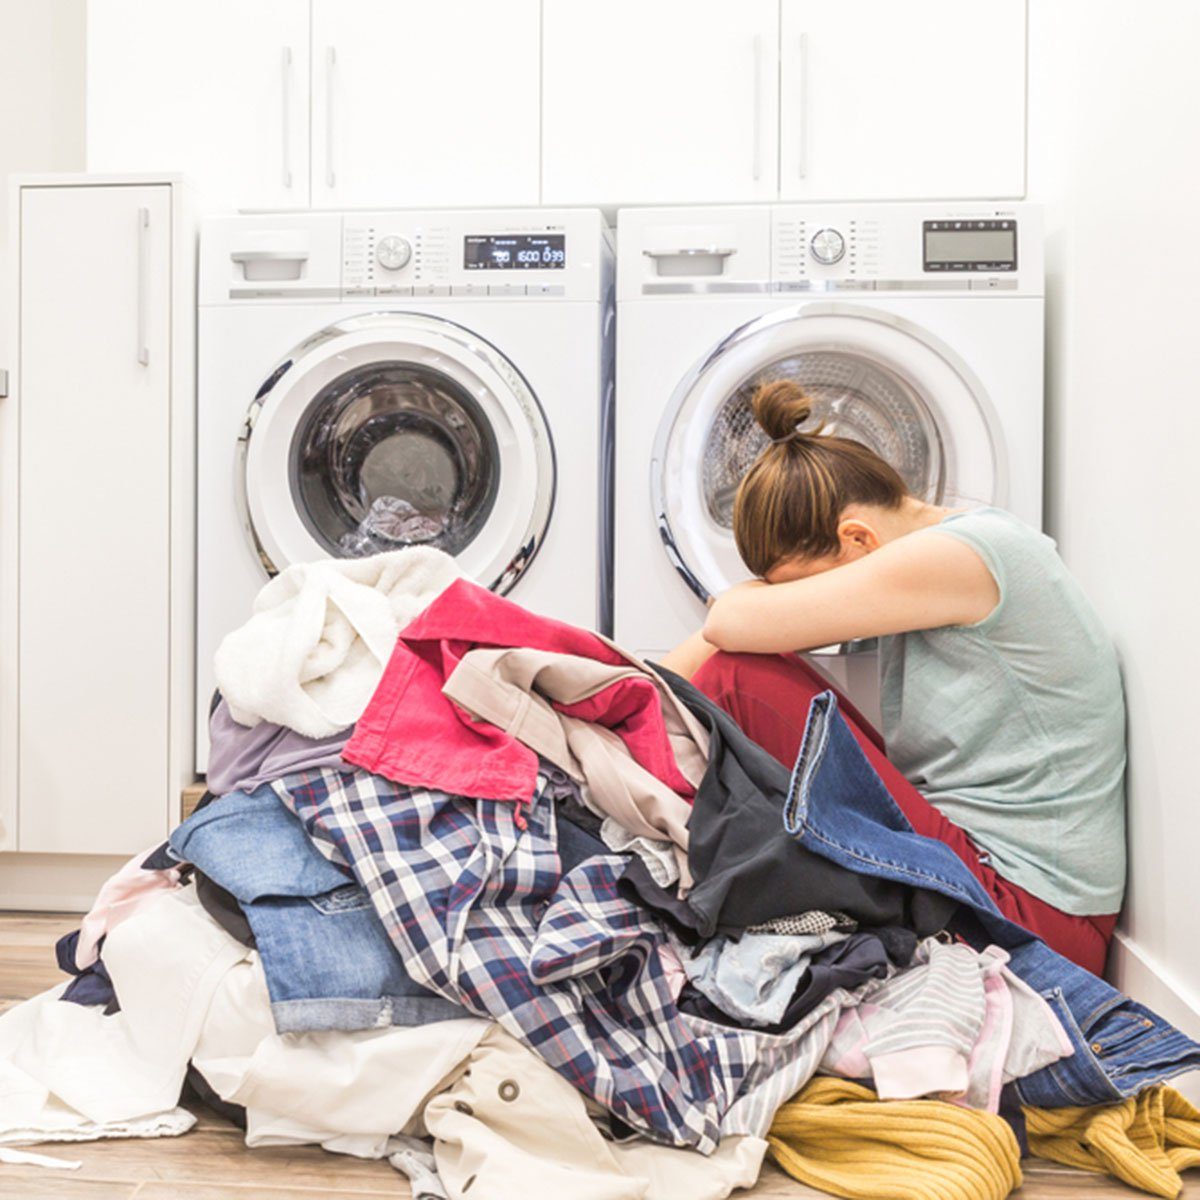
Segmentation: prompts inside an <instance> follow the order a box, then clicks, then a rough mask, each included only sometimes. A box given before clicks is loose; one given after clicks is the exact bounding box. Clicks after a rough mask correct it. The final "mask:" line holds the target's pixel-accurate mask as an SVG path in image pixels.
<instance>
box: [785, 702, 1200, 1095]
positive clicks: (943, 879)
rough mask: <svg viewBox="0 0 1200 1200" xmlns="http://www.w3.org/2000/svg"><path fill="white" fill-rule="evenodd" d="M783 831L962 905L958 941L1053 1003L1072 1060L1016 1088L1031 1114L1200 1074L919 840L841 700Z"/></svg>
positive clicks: (1175, 1034) (811, 752)
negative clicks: (991, 946) (996, 960)
mask: <svg viewBox="0 0 1200 1200" xmlns="http://www.w3.org/2000/svg"><path fill="white" fill-rule="evenodd" d="M783 821H784V827H785V828H786V829H787V831H788V832H789V833H790V834H792V836H793V837H796V838H797V839H799V841H800V842H801V844H803V845H804V846H806V847H807V848H808V849H810V850H812V851H814V852H815V853H817V854H820V855H822V856H823V857H825V858H828V859H830V860H832V861H833V862H836V863H840V864H841V865H842V866H844V867H847V868H849V869H850V870H852V871H857V872H860V873H862V874H867V875H876V876H879V877H882V878H884V879H892V880H896V881H897V882H900V883H908V884H912V885H913V886H915V887H923V888H930V889H932V890H934V891H938V892H941V893H942V894H943V895H946V896H950V897H951V898H953V899H955V900H957V901H959V904H960V907H959V910H958V913H957V915H956V916H955V918H954V924H953V928H954V931H955V932H957V933H959V934H961V935H962V936H963V937H964V938H965V939H966V940H967V941H968V942H970V943H971V944H972V945H974V946H975V947H976V948H977V949H982V948H983V947H984V946H985V945H987V944H988V943H989V942H993V943H995V944H996V945H998V946H1002V947H1003V948H1004V949H1006V950H1008V952H1009V954H1010V956H1011V961H1010V963H1009V966H1010V967H1011V968H1012V970H1014V971H1015V972H1016V973H1017V974H1018V975H1019V976H1020V977H1021V978H1022V979H1023V980H1025V982H1026V983H1028V984H1029V985H1030V986H1031V987H1033V988H1036V989H1037V991H1038V992H1040V993H1041V994H1042V995H1043V996H1044V997H1045V998H1046V1000H1048V1001H1049V1003H1050V1004H1051V1006H1052V1007H1053V1008H1054V1010H1055V1012H1056V1013H1057V1014H1058V1016H1059V1018H1060V1020H1061V1021H1062V1023H1063V1027H1064V1028H1065V1029H1066V1031H1067V1033H1068V1035H1069V1036H1070V1038H1071V1043H1072V1045H1073V1046H1074V1048H1075V1053H1074V1054H1073V1055H1072V1056H1071V1057H1069V1058H1064V1059H1062V1060H1061V1061H1059V1062H1057V1063H1054V1064H1053V1065H1052V1066H1049V1067H1045V1068H1044V1069H1043V1070H1041V1071H1038V1072H1036V1073H1035V1074H1033V1075H1030V1076H1027V1077H1026V1078H1025V1079H1022V1080H1021V1081H1020V1082H1019V1083H1018V1084H1017V1091H1018V1094H1019V1095H1020V1098H1021V1100H1022V1101H1023V1102H1024V1103H1025V1104H1032V1105H1038V1106H1041V1107H1044V1108H1056V1107H1064V1106H1070V1105H1093V1104H1106V1103H1113V1102H1116V1101H1118V1100H1121V1099H1123V1098H1124V1097H1126V1096H1132V1095H1135V1094H1136V1093H1137V1092H1139V1091H1141V1089H1142V1088H1146V1087H1150V1086H1151V1085H1153V1084H1157V1083H1161V1082H1163V1081H1164V1080H1166V1079H1170V1078H1172V1077H1174V1076H1175V1075H1179V1074H1181V1073H1182V1072H1184V1071H1192V1070H1196V1069H1197V1068H1200V1046H1198V1045H1197V1044H1196V1043H1195V1042H1193V1041H1192V1040H1191V1039H1190V1038H1188V1037H1185V1036H1184V1035H1183V1034H1182V1033H1181V1032H1180V1031H1179V1030H1178V1029H1176V1028H1175V1027H1174V1026H1173V1025H1170V1024H1169V1023H1168V1022H1166V1021H1164V1020H1163V1019H1162V1017H1160V1016H1158V1014H1157V1013H1154V1012H1151V1011H1150V1010H1149V1009H1148V1008H1146V1007H1144V1006H1143V1005H1141V1004H1137V1003H1135V1002H1134V1001H1132V1000H1130V999H1128V998H1127V997H1126V996H1124V995H1122V994H1121V993H1120V992H1118V991H1117V990H1116V989H1115V988H1113V987H1111V986H1110V985H1109V984H1107V983H1105V982H1104V981H1103V980H1102V979H1098V978H1097V977H1096V976H1095V975H1093V974H1091V972H1090V971H1085V970H1084V969H1083V968H1082V967H1078V966H1076V965H1075V964H1074V963H1072V962H1070V961H1068V960H1067V959H1065V958H1063V957H1062V956H1061V955H1060V954H1056V953H1055V952H1054V951H1053V950H1051V949H1050V948H1049V947H1048V946H1047V945H1046V944H1045V943H1044V942H1041V941H1039V940H1038V939H1037V938H1036V937H1035V936H1034V935H1033V934H1031V933H1030V932H1029V931H1028V930H1025V929H1022V928H1021V927H1020V926H1019V925H1014V924H1013V923H1012V922H1011V921H1009V920H1007V919H1006V918H1005V917H1003V916H1001V915H1000V912H999V910H998V909H997V908H996V905H995V904H994V903H993V901H992V899H991V897H990V896H989V895H988V894H987V893H986V892H985V891H984V889H983V887H982V886H981V885H980V883H979V881H978V880H977V879H976V878H975V877H974V875H972V874H971V872H970V871H968V870H967V868H966V866H964V864H963V862H962V860H961V859H960V858H959V857H958V855H956V854H955V853H954V851H953V850H951V849H950V848H949V847H948V846H945V845H943V844H942V843H941V842H936V841H933V840H932V839H930V838H926V837H922V836H921V835H920V834H917V833H914V832H913V829H912V826H911V825H910V824H909V823H908V820H907V819H906V818H905V816H904V814H903V813H902V812H901V811H900V809H899V808H898V807H897V805H896V803H895V801H894V800H893V799H892V798H891V796H890V795H889V793H888V791H887V789H886V788H885V787H884V785H883V783H882V782H881V780H880V779H879V776H878V775H877V774H876V773H875V769H874V768H873V767H872V766H871V764H870V762H869V761H868V760H867V758H866V756H865V755H864V754H863V752H862V750H861V749H860V747H859V745H858V743H857V741H855V739H854V735H853V734H852V733H851V732H850V730H849V728H848V727H847V726H846V723H845V721H844V720H843V719H842V716H841V714H840V713H839V712H838V710H837V698H836V697H835V696H834V694H833V692H822V693H821V694H820V695H819V696H817V697H816V698H815V699H814V700H813V702H812V705H811V706H810V708H809V712H808V723H807V725H806V726H805V730H804V739H803V741H802V743H801V746H800V753H799V755H798V756H797V759H796V765H795V769H794V770H793V772H792V780H791V786H790V788H789V791H788V797H787V800H786V802H785V805H784V812H783Z"/></svg>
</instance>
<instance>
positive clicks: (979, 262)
mask: <svg viewBox="0 0 1200 1200" xmlns="http://www.w3.org/2000/svg"><path fill="white" fill-rule="evenodd" d="M1016 267H1017V226H1016V222H1015V221H1003V220H997V221H926V222H925V270H927V271H1015V270H1016Z"/></svg>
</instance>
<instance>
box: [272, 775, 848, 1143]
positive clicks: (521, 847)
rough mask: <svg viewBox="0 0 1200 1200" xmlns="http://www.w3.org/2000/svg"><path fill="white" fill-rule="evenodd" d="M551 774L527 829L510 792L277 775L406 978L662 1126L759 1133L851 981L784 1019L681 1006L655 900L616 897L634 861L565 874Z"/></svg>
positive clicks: (614, 1107) (795, 1081)
mask: <svg viewBox="0 0 1200 1200" xmlns="http://www.w3.org/2000/svg"><path fill="white" fill-rule="evenodd" d="M543 784H544V781H543V780H540V779H539V784H538V790H537V792H536V794H535V796H534V798H533V801H532V803H531V805H530V807H529V809H528V813H527V818H528V827H527V829H525V830H521V829H519V828H518V827H517V824H516V822H515V814H516V809H515V807H514V806H513V805H511V804H505V803H500V802H497V801H490V800H471V799H466V798H463V797H458V796H451V795H448V794H446V793H444V792H437V791H430V790H426V789H423V788H413V787H406V786H404V785H402V784H396V783H392V782H389V781H388V780H386V779H384V778H383V777H382V776H378V775H373V774H370V773H368V772H366V771H348V772H340V771H333V770H320V771H312V772H306V773H302V774H297V775H291V776H288V777H286V778H284V779H282V780H280V781H279V782H278V783H277V784H276V785H275V790H276V792H277V794H278V795H279V797H280V799H281V800H282V801H283V802H284V804H285V805H287V807H288V808H290V809H291V810H292V811H293V812H294V813H295V814H296V816H297V817H299V819H300V820H301V821H302V822H303V823H304V826H305V828H306V829H307V830H308V833H309V835H310V836H311V837H312V838H313V839H314V841H315V842H316V844H317V845H318V847H320V848H321V850H322V851H323V852H324V853H325V854H326V855H327V857H329V858H331V859H333V860H334V861H339V862H343V863H345V864H347V865H349V866H350V867H351V868H352V869H353V871H354V873H355V875H356V876H357V877H358V879H359V882H360V883H361V884H362V885H363V887H364V888H365V889H366V891H367V892H368V894H369V895H370V896H371V899H372V902H373V903H374V906H375V909H376V911H377V912H378V914H379V916H380V918H381V920H382V921H383V924H384V926H385V928H386V929H387V931H388V934H389V935H390V936H391V938H392V940H393V941H394V943H395V944H396V946H397V947H398V948H399V950H400V952H401V954H402V955H403V956H404V960H405V965H406V967H407V969H408V971H409V973H410V974H411V975H412V977H413V978H414V979H415V980H417V981H418V982H419V983H421V984H423V985H424V986H425V987H428V988H429V989H430V990H431V991H434V992H436V993H437V994H438V995H441V996H444V997H446V998H447V999H451V1000H454V1001H456V1002H457V1003H459V1004H461V1005H463V1006H464V1007H465V1008H467V1009H469V1010H470V1011H471V1012H473V1013H476V1014H478V1015H479V1016H484V1017H490V1018H492V1019H494V1020H495V1021H496V1022H497V1023H498V1024H500V1025H501V1026H502V1027H503V1028H504V1029H506V1030H508V1032H510V1033H512V1034H513V1035H514V1036H515V1037H517V1038H519V1039H520V1040H521V1041H523V1042H524V1043H525V1044H526V1045H527V1046H529V1047H530V1048H531V1049H532V1050H534V1051H535V1052H536V1053H537V1054H538V1055H540V1056H541V1057H542V1058H543V1059H545V1061H546V1062H547V1063H549V1065H550V1066H552V1067H553V1068H554V1069H555V1070H556V1071H558V1072H559V1073H560V1074H561V1075H562V1076H563V1077H564V1078H566V1079H567V1080H568V1081H569V1082H570V1083H572V1084H573V1085H574V1086H575V1087H576V1088H578V1089H580V1090H581V1091H582V1092H584V1093H586V1094H587V1095H589V1096H592V1097H594V1098H595V1099H596V1100H597V1101H599V1103H600V1104H602V1105H603V1106H604V1107H606V1108H607V1109H609V1110H610V1111H612V1112H613V1113H615V1114H616V1115H617V1116H618V1117H620V1118H621V1119H622V1120H624V1121H625V1122H627V1123H628V1124H629V1125H630V1126H632V1127H634V1128H636V1129H638V1130H640V1131H642V1132H643V1133H645V1134H647V1135H648V1136H650V1137H652V1138H654V1139H655V1140H658V1141H662V1142H666V1143H668V1144H673V1145H684V1146H693V1147H695V1148H696V1149H699V1150H701V1151H703V1152H705V1153H709V1152H711V1151H712V1150H714V1149H715V1148H716V1144H717V1141H718V1140H719V1138H720V1137H722V1136H723V1135H726V1134H731V1133H753V1134H755V1135H756V1136H762V1135H763V1134H764V1133H765V1131H766V1128H767V1126H768V1125H769V1124H770V1120H771V1117H772V1115H773V1114H774V1110H775V1108H776V1107H777V1106H778V1105H779V1104H780V1103H782V1102H783V1101H784V1100H786V1099H787V1097H788V1096H789V1095H791V1094H792V1092H794V1091H795V1090H796V1089H797V1088H799V1087H800V1086H802V1085H803V1084H804V1082H806V1080H807V1079H808V1077H809V1076H810V1075H812V1073H813V1072H814V1071H815V1069H816V1065H817V1063H818V1062H819V1061H820V1058H821V1055H822V1054H823V1053H824V1049H825V1046H826V1045H827V1043H828V1041H829V1038H830V1036H831V1035H832V1029H833V1025H834V1023H835V1021H836V1019H837V1016H838V1013H839V1012H840V1009H841V1007H842V1003H843V1002H849V1003H853V1002H854V1001H853V999H852V998H850V997H848V996H847V995H846V993H844V992H841V993H835V995H834V996H833V997H831V998H830V1000H828V1001H826V1002H825V1004H823V1005H821V1006H819V1007H818V1008H817V1009H816V1010H815V1011H814V1012H813V1013H812V1014H810V1015H809V1017H808V1018H806V1020H805V1021H804V1022H803V1023H801V1024H800V1025H799V1026H797V1028H796V1029H794V1030H791V1031H789V1033H788V1034H786V1035H779V1036H771V1035H765V1034H761V1033H757V1032H751V1031H743V1030H737V1029H726V1028H723V1027H720V1026H716V1025H709V1024H708V1023H705V1022H701V1021H696V1020H694V1019H693V1018H686V1017H684V1016H682V1015H681V1014H680V1013H679V1012H678V1010H677V1008H676V1006H675V1003H674V1001H673V1000H672V998H671V995H670V991H669V988H668V984H667V980H666V977H665V975H664V972H663V968H662V965H661V961H660V958H659V955H658V953H657V949H658V946H659V944H660V943H661V941H662V940H663V934H662V931H661V929H660V928H659V926H658V925H657V923H656V921H655V919H654V918H653V916H652V915H651V914H649V913H648V912H645V911H643V910H642V909H640V908H638V907H637V906H636V905H634V904H632V903H630V902H629V901H627V900H625V899H624V898H623V897H620V896H618V894H617V889H616V883H617V879H618V878H619V876H620V875H621V873H622V872H623V870H624V868H625V866H626V862H625V860H624V859H623V858H620V857H618V856H615V855H598V856H596V857H594V858H591V859H588V860H587V861H586V862H583V863H581V864H580V865H579V866H578V867H576V868H575V869H574V870H573V871H571V872H570V873H569V874H568V875H565V876H562V875H561V873H560V865H559V858H558V852H557V848H556V846H557V832H556V824H555V814H554V810H553V805H552V802H551V801H550V800H548V799H545V798H544V797H543V796H542V789H543Z"/></svg>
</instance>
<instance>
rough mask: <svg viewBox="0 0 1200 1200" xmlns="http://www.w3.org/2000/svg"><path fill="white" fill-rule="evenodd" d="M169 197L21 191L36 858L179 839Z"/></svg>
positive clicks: (22, 731)
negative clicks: (175, 819)
mask: <svg viewBox="0 0 1200 1200" xmlns="http://www.w3.org/2000/svg"><path fill="white" fill-rule="evenodd" d="M170 192H171V189H170V187H168V186H165V185H160V186H145V187H102V186H97V187H46V188H23V189H22V191H21V214H20V230H21V246H20V256H21V275H20V296H19V338H20V349H19V354H20V368H19V370H20V376H19V388H18V393H17V397H16V400H17V404H18V405H19V424H20V432H19V440H20V459H19V486H20V511H19V517H18V523H17V524H18V554H19V565H18V603H17V621H18V642H17V652H18V661H17V671H18V707H17V711H18V713H19V732H18V737H17V751H18V770H19V783H18V804H17V807H18V849H20V850H25V851H30V850H32V851H39V852H48V853H64V852H66V853H72V852H74V853H84V854H133V853H136V852H137V851H138V850H139V849H141V848H142V847H143V846H147V845H149V844H150V843H152V842H153V841H154V840H155V839H156V838H161V837H163V836H164V835H165V833H166V832H167V821H168V811H169V810H168V804H169V801H170V797H169V794H168V792H169V788H168V777H167V750H168V745H167V711H168V702H169V700H168V683H169V679H168V674H169V672H168V651H169V644H168V637H169V634H168V604H169V595H168V579H169V558H168V556H169V552H170V545H169V538H168V531H169V519H170V493H169V483H170V420H171V405H170V401H171V396H170V387H169V379H170V354H171V347H170V342H169V333H170V283H171V261H170V247H171V203H170ZM5 403H7V401H5Z"/></svg>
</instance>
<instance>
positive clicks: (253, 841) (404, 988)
mask: <svg viewBox="0 0 1200 1200" xmlns="http://www.w3.org/2000/svg"><path fill="white" fill-rule="evenodd" d="M170 844H171V850H172V852H173V853H175V854H176V855H178V856H179V857H180V858H182V859H185V860H186V861H188V862H192V863H195V864H196V866H197V867H199V868H200V870H201V871H203V872H204V873H205V874H206V875H208V876H209V877H210V878H211V879H213V880H214V881H215V882H217V883H219V884H220V885H221V887H223V888H225V889H226V891H228V892H230V893H232V894H233V896H234V897H235V899H236V900H237V901H238V903H239V904H240V905H241V906H242V910H243V911H244V912H245V914H246V919H247V920H248V921H249V923H250V928H251V930H253V932H254V939H255V941H256V943H257V948H258V953H259V956H260V958H261V960H262V966H263V972H264V974H265V975H266V977H267V990H268V992H269V993H270V997H271V1011H272V1015H273V1016H274V1018H275V1028H276V1029H277V1030H278V1031H279V1032H280V1033H301V1032H305V1031H308V1030H317V1029H373V1028H376V1027H380V1026H387V1025H424V1024H428V1023H429V1022H431V1021H443V1020H447V1019H450V1018H455V1017H466V1016H469V1015H470V1014H469V1013H468V1012H467V1011H466V1010H465V1009H463V1008H460V1007H459V1006H458V1005H457V1004H454V1003H452V1002H451V1001H449V1000H446V999H444V998H443V997H441V996H437V995H434V993H432V992H430V991H428V990H427V989H426V988H423V987H421V986H420V984H417V983H414V982H413V980H412V979H411V978H410V976H409V974H408V972H407V971H406V970H405V969H404V963H403V962H402V961H401V959H400V955H399V953H398V952H397V950H396V947H395V944H394V943H393V942H392V940H391V938H389V937H388V935H387V932H386V931H385V930H384V928H383V925H382V923H381V922H380V920H379V917H378V915H377V914H376V912H375V909H374V906H373V905H372V904H371V901H370V899H369V898H368V896H367V894H366V892H365V891H363V889H362V888H361V887H360V886H359V885H358V884H357V883H356V882H355V881H354V878H353V876H351V875H350V874H349V873H348V872H346V871H343V870H342V869H341V868H340V867H337V866H335V865H334V864H333V863H331V862H330V861H329V860H328V859H327V858H325V857H324V856H323V855H322V854H321V853H320V852H319V851H318V850H317V848H316V846H315V845H314V844H313V843H312V841H311V840H310V839H309V837H308V834H307V833H306V832H305V831H304V827H303V826H302V825H301V824H300V822H299V821H297V820H296V818H295V817H294V816H293V815H292V813H291V812H289V811H288V810H287V809H286V808H285V807H284V806H283V804H282V803H281V802H280V800H279V798H278V797H277V796H276V795H275V793H274V792H273V791H272V790H271V788H270V785H264V786H263V787H260V788H258V789H257V790H256V791H253V792H249V793H247V792H231V793H229V795H227V796H223V797H222V798H221V799H220V800H217V801H214V802H213V803H212V804H210V805H208V806H207V807H205V808H203V809H201V810H200V811H199V812H197V813H194V814H193V815H192V816H191V817H189V818H188V819H187V820H186V821H184V823H183V824H182V825H180V826H179V828H178V829H176V830H175V832H174V833H172V834H171V842H170Z"/></svg>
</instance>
